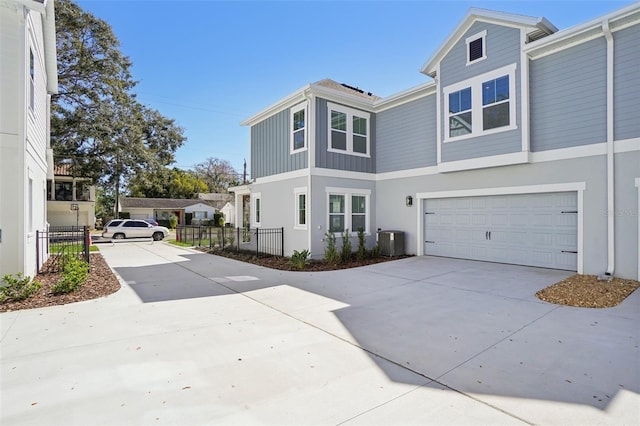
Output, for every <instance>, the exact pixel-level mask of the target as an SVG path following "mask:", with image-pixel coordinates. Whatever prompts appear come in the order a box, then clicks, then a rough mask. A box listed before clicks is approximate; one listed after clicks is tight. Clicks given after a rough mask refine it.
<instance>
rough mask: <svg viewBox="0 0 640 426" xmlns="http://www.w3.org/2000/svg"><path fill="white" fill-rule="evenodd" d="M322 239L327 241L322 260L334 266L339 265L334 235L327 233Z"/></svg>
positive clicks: (338, 254)
mask: <svg viewBox="0 0 640 426" xmlns="http://www.w3.org/2000/svg"><path fill="white" fill-rule="evenodd" d="M324 237H325V239H326V241H327V247H325V249H324V260H326V261H327V263H331V264H334V265H335V264H338V263H340V253H338V248H337V247H336V236H335V234H334V233H333V232H327V233H326V234H324Z"/></svg>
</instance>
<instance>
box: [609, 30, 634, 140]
mask: <svg viewBox="0 0 640 426" xmlns="http://www.w3.org/2000/svg"><path fill="white" fill-rule="evenodd" d="M613 36H614V56H613V57H614V97H613V99H614V101H613V102H614V111H615V115H614V116H615V118H614V120H615V125H614V129H615V130H614V135H615V139H616V140H622V139H631V138H637V137H640V104H639V100H640V25H635V26H633V27H630V28H626V29H624V30H620V31H618V32H615V33H614V35H613Z"/></svg>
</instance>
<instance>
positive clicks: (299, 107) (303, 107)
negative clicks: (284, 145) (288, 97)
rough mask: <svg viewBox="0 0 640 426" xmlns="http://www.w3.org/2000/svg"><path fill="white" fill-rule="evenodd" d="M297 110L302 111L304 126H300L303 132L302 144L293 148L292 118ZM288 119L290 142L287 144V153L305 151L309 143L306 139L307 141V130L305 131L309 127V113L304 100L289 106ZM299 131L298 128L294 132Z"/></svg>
mask: <svg viewBox="0 0 640 426" xmlns="http://www.w3.org/2000/svg"><path fill="white" fill-rule="evenodd" d="M299 111H303V112H304V127H302V131H303V132H304V146H303V147H302V148H298V149H295V146H294V129H293V125H294V120H293V117H294V115H295V114H296V113H297V112H299ZM289 120H290V122H291V125H290V135H289V137H290V140H291V142H290V144H289V154H297V153H298V152H303V151H306V150H307V147H308V145H309V143H308V141H309V139H308V132H307V128H308V127H309V114H308V112H307V104H306V102H305V103H302V104H298V105H295V106H293V107H291V109H290V113H289ZM299 131H300V129H298V130H296V132H299Z"/></svg>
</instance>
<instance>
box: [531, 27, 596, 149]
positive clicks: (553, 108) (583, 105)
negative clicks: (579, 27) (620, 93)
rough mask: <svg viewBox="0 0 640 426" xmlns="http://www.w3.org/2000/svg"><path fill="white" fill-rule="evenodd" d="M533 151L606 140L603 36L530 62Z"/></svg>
mask: <svg viewBox="0 0 640 426" xmlns="http://www.w3.org/2000/svg"><path fill="white" fill-rule="evenodd" d="M530 81H531V83H530V93H531V95H530V98H531V107H530V114H531V150H532V151H545V150H549V149H558V148H567V147H573V146H578V145H588V144H594V143H601V142H604V141H605V140H606V136H607V128H606V123H607V109H606V107H607V53H606V44H605V40H604V38H603V37H600V38H597V39H595V40H591V41H588V42H585V43H582V44H579V45H577V46H573V47H571V48H569V49H566V50H562V51H560V52H557V53H554V54H551V55H548V56H544V57H542V58H540V59H536V60H534V61H531V67H530Z"/></svg>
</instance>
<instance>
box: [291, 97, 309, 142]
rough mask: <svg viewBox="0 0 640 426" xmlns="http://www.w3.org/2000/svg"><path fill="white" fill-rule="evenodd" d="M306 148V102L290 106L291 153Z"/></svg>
mask: <svg viewBox="0 0 640 426" xmlns="http://www.w3.org/2000/svg"><path fill="white" fill-rule="evenodd" d="M306 149H307V107H306V104H302V105H298V106H295V107H293V108H291V154H294V153H296V152H301V151H304V150H306Z"/></svg>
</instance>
